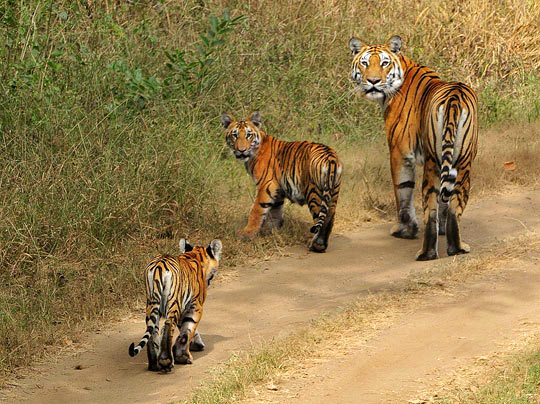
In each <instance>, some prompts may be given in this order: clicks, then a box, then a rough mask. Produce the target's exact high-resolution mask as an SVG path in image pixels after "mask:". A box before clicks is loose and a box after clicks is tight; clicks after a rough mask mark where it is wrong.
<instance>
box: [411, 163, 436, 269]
mask: <svg viewBox="0 0 540 404" xmlns="http://www.w3.org/2000/svg"><path fill="white" fill-rule="evenodd" d="M439 182H440V181H439V170H438V168H437V165H436V163H435V161H434V160H433V159H432V158H429V159H426V162H425V164H424V180H423V184H422V197H423V198H422V199H423V207H424V226H425V228H424V244H423V246H422V249H421V250H419V251H418V252H417V253H416V260H417V261H428V260H434V259H437V258H439V254H438V242H439V239H438V238H439V212H438V210H439V202H438V198H439V188H440V184H439Z"/></svg>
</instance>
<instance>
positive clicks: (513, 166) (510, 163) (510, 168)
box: [503, 161, 516, 171]
mask: <svg viewBox="0 0 540 404" xmlns="http://www.w3.org/2000/svg"><path fill="white" fill-rule="evenodd" d="M503 167H504V171H514V170H515V169H516V163H514V162H513V161H505V162H504V163H503Z"/></svg>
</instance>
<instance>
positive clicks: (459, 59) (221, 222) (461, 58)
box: [0, 0, 540, 371]
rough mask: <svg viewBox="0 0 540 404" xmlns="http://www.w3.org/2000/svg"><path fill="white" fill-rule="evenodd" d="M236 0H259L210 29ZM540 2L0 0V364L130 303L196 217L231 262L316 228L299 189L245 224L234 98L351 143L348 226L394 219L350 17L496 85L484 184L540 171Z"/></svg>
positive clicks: (274, 118)
mask: <svg viewBox="0 0 540 404" xmlns="http://www.w3.org/2000/svg"><path fill="white" fill-rule="evenodd" d="M14 3H16V4H14ZM224 8H228V10H229V13H230V16H231V19H234V18H235V17H238V16H241V15H244V16H245V17H246V18H245V19H241V20H238V21H237V22H236V23H235V24H232V23H231V24H229V25H227V24H226V25H225V27H227V28H230V29H231V32H224V31H223V32H221V31H220V32H218V33H217V34H215V35H216V36H215V37H216V38H218V39H219V40H220V41H222V42H219V43H216V44H214V45H208V46H206V45H204V42H203V40H202V39H201V38H200V35H201V34H203V35H206V37H208V36H209V35H210V34H208V30H209V28H211V27H212V24H213V22H212V21H217V22H218V23H221V22H223V21H226V15H225V14H224V13H223V9H224ZM211 16H213V17H211ZM212 18H214V19H215V20H213V19H212ZM231 19H229V23H230V21H231ZM539 19H540V4H539V3H538V2H537V1H533V0H528V1H523V0H507V1H497V2H490V1H487V0H471V1H453V2H443V3H440V2H439V3H433V2H431V1H428V0H424V1H413V0H407V1H405V0H400V1H398V2H396V1H393V2H389V1H382V2H381V1H379V2H375V1H366V2H362V3H359V2H357V1H338V0H334V1H324V2H320V1H302V2H290V1H284V0H279V1H263V0H258V1H249V2H247V3H242V2H233V1H225V0H216V1H185V2H171V1H152V2H150V1H132V2H124V1H112V0H108V1H106V2H104V3H102V2H98V1H82V2H72V1H68V0H64V1H54V0H45V1H37V0H32V1H27V2H12V1H8V0H0V33H1V35H2V37H3V38H5V39H6V40H5V41H3V45H2V47H1V48H0V57H1V58H2V64H1V65H0V76H1V80H0V90H1V91H2V93H3V94H4V97H3V99H2V101H0V135H1V139H0V144H2V159H1V161H0V187H1V192H0V198H1V204H0V266H1V267H2V268H3V271H2V274H1V281H2V284H3V285H4V286H3V288H2V290H1V291H0V340H1V341H2V343H1V344H0V368H1V369H3V370H4V371H10V370H12V369H14V368H16V367H17V366H22V365H26V364H28V363H30V362H31V361H32V358H33V357H34V355H36V354H37V355H39V354H40V352H41V349H40V348H39V347H42V346H44V345H54V344H57V343H58V341H59V340H60V339H61V338H62V337H64V336H66V335H70V336H71V337H73V336H74V335H78V333H79V331H80V329H81V328H84V327H88V326H89V324H92V323H93V322H94V321H95V320H96V319H103V318H109V316H110V315H111V313H112V312H114V310H115V309H117V308H118V309H121V308H126V307H129V306H130V305H132V303H133V302H134V301H135V300H136V299H138V298H141V296H142V290H143V287H142V282H141V279H140V269H141V268H142V267H143V265H144V264H145V263H146V262H147V261H148V259H149V258H150V257H151V256H152V255H154V254H156V253H157V252H158V251H169V252H174V251H176V248H177V247H176V246H177V240H178V238H179V237H180V236H182V235H188V236H189V238H190V239H191V240H192V241H195V242H200V243H203V242H207V241H208V240H210V239H211V238H214V237H220V238H222V239H223V240H224V245H225V260H224V263H225V265H224V266H225V269H226V268H227V267H231V266H234V265H236V264H237V263H239V262H245V261H246V260H248V259H250V258H253V257H261V256H264V255H267V254H271V253H273V252H276V251H278V252H279V249H280V248H281V247H284V246H286V245H290V244H292V243H304V242H305V240H306V239H307V237H308V227H309V226H308V224H307V221H308V218H309V215H308V214H307V212H306V209H305V208H303V209H301V208H298V207H288V208H287V212H286V218H287V220H288V223H287V224H286V225H285V227H284V228H283V229H282V230H280V231H279V232H274V233H272V234H269V235H266V236H263V237H261V238H259V239H256V240H254V241H253V242H250V243H246V242H244V241H242V240H239V239H237V237H236V236H235V231H236V230H237V229H238V228H241V227H242V225H244V222H245V220H246V218H247V212H248V209H249V208H248V207H249V206H250V204H251V203H252V200H253V190H254V187H253V184H252V183H251V180H250V179H249V177H248V176H247V174H246V173H245V172H244V169H243V167H242V166H241V165H240V164H237V163H236V162H235V161H233V159H232V158H231V157H230V155H229V154H228V152H227V150H225V146H224V144H223V138H222V134H221V131H220V128H219V116H220V114H221V113H222V112H230V113H234V114H236V115H243V114H247V113H249V112H250V111H252V110H254V109H259V110H260V111H261V113H262V114H263V117H264V118H265V122H264V125H265V128H266V130H267V131H268V132H269V133H270V134H273V135H277V136H278V137H280V138H282V139H286V140H297V139H309V140H315V141H320V142H324V143H328V144H330V145H333V146H335V147H336V149H337V150H338V152H339V153H340V154H341V155H342V157H343V160H344V162H345V170H346V171H345V181H344V184H343V188H342V189H343V191H342V195H341V198H340V204H339V206H338V222H337V224H336V226H337V229H344V228H349V227H351V226H352V225H354V224H356V223H358V222H360V221H364V220H376V219H378V218H379V219H380V218H383V219H385V220H386V219H389V218H393V216H394V211H393V209H394V208H393V200H392V194H391V190H390V179H389V175H388V172H389V169H388V165H387V152H386V146H385V145H384V135H383V133H382V132H383V130H382V127H383V125H382V118H381V116H380V111H378V109H377V107H376V106H375V105H372V104H370V103H368V102H367V101H363V100H360V99H358V98H357V97H356V96H355V94H354V91H352V85H351V84H350V83H349V63H350V55H349V52H348V47H347V42H348V39H349V37H350V36H351V35H356V36H358V37H360V38H362V39H363V40H365V41H367V42H382V41H385V40H386V39H387V38H389V37H390V36H391V35H393V34H400V35H401V36H402V37H403V39H404V44H405V45H404V52H406V53H407V54H408V55H410V56H411V57H412V58H414V59H416V60H418V61H420V62H422V63H423V64H426V65H430V66H432V67H434V68H435V69H436V70H438V71H439V72H440V73H441V75H442V76H443V78H445V79H459V80H462V81H465V82H468V83H470V84H472V85H473V86H475V87H476V88H477V89H478V90H479V93H480V98H481V108H480V111H481V116H480V118H481V123H482V126H483V127H484V128H486V127H488V126H490V127H492V129H489V130H487V131H486V130H483V131H482V140H481V142H482V144H481V147H480V154H479V157H478V160H477V163H476V166H475V171H474V172H475V173H476V174H475V176H476V177H475V178H476V179H475V180H474V179H473V181H474V189H473V198H475V197H477V196H478V195H481V194H483V193H485V192H487V191H488V190H489V191H490V192H491V190H493V189H497V190H499V189H501V187H502V185H504V184H506V183H514V184H516V185H518V186H523V185H531V184H537V181H538V179H537V175H534V173H537V172H538V159H536V158H533V157H534V156H533V153H534V151H535V148H536V149H538V124H532V125H527V124H526V123H523V124H522V126H517V128H518V129H517V130H516V129H515V128H516V127H515V126H510V127H509V128H506V126H507V125H513V124H514V123H515V122H516V121H518V120H519V121H521V122H534V121H535V120H537V119H538V117H539V116H540V96H539V94H538V86H539V83H540V76H539V75H538V71H537V69H538V66H539V63H540V54H539V53H538V47H537V46H536V47H535V44H538V42H539V33H538V32H537V31H535V27H536V25H537V22H538V20H539ZM214 31H215V30H214ZM217 31H219V29H218V30H217ZM198 46H202V52H199V51H198ZM210 60H211V62H210ZM501 128H502V129H501ZM509 145H511V147H509ZM488 150H489V152H488ZM504 161H515V162H516V170H515V171H511V172H510V171H502V169H501V167H502V163H503V162H504ZM488 167H489V169H487V168H488ZM480 168H481V169H480ZM531 173H533V174H531ZM36 347H38V348H36Z"/></svg>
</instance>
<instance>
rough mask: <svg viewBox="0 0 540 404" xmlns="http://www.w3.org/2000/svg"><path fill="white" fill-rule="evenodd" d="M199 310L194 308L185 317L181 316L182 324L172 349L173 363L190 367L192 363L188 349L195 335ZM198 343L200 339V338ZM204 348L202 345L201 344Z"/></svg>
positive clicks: (199, 315) (199, 317)
mask: <svg viewBox="0 0 540 404" xmlns="http://www.w3.org/2000/svg"><path fill="white" fill-rule="evenodd" d="M201 315H202V313H201V310H200V309H199V310H197V309H196V308H192V309H190V310H189V311H188V312H187V313H186V314H185V315H183V316H182V324H181V326H180V327H179V328H180V334H179V335H178V338H177V339H176V342H175V343H174V347H173V355H174V362H175V363H179V364H183V365H186V364H188V365H190V364H192V363H193V356H192V355H191V352H190V348H191V342H192V341H193V339H194V337H195V336H196V335H197V334H198V333H197V326H198V325H199V321H200V319H201ZM199 339H200V342H202V339H201V338H200V335H199ZM203 346H204V344H203Z"/></svg>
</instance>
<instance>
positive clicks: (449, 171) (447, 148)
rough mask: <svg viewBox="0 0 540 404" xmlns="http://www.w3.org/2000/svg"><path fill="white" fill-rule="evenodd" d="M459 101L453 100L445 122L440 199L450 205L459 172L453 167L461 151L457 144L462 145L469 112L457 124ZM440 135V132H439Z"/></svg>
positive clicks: (440, 116) (464, 113)
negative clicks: (464, 126) (455, 155)
mask: <svg viewBox="0 0 540 404" xmlns="http://www.w3.org/2000/svg"><path fill="white" fill-rule="evenodd" d="M442 108H443V107H442V106H441V108H440V109H439V125H441V123H442V119H443V117H442V112H443V111H442ZM458 108H459V101H458V100H457V98H451V99H450V102H449V105H448V108H447V117H446V120H445V123H446V125H445V126H446V129H445V131H444V134H443V138H442V156H441V187H440V188H441V190H440V199H441V202H442V203H448V202H449V201H450V199H451V198H452V194H453V191H454V184H455V183H456V178H457V174H458V173H457V170H456V169H455V168H454V167H453V166H452V164H453V161H454V153H455V152H458V153H459V150H455V149H456V143H458V144H459V143H461V140H462V139H461V138H460V136H462V135H463V125H464V123H465V121H466V119H467V110H466V109H463V110H462V111H461V116H460V118H459V122H456V120H455V118H456V117H457V114H458ZM439 133H440V132H439Z"/></svg>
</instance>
